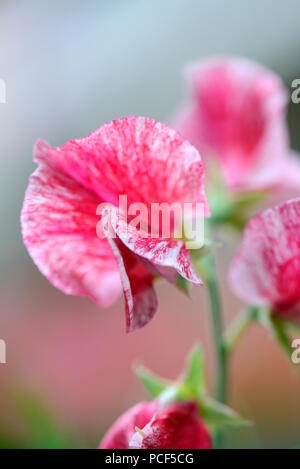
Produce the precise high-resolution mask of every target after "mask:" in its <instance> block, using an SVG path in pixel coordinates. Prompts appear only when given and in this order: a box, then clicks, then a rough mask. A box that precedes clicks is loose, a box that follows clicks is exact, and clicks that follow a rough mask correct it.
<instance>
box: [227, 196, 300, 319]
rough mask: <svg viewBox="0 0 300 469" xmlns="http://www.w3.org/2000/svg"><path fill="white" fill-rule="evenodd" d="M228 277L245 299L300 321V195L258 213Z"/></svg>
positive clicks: (248, 229)
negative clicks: (297, 197) (298, 197)
mask: <svg viewBox="0 0 300 469" xmlns="http://www.w3.org/2000/svg"><path fill="white" fill-rule="evenodd" d="M229 281H230V284H231V287H232V289H233V291H234V292H235V293H236V295H237V296H239V297H240V298H242V299H243V300H244V301H245V302H247V303H249V304H253V305H257V306H270V307H271V308H272V311H273V313H274V314H276V315H280V316H282V317H284V318H286V319H289V320H292V321H294V322H298V323H300V199H294V200H290V201H287V202H285V203H283V204H281V205H279V206H277V207H275V208H271V209H268V210H265V211H264V212H262V213H261V214H259V215H257V216H255V217H254V218H253V219H252V220H251V221H250V222H249V223H248V225H247V227H246V230H245V234H244V239H243V241H242V244H241V246H240V248H239V249H238V252H237V254H236V256H235V258H234V260H233V262H232V264H231V268H230V272H229Z"/></svg>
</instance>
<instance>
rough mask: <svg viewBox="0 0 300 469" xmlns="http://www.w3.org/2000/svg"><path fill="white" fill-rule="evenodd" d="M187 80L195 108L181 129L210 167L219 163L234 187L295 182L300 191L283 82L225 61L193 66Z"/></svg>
mask: <svg viewBox="0 0 300 469" xmlns="http://www.w3.org/2000/svg"><path fill="white" fill-rule="evenodd" d="M187 79H188V85H189V88H190V90H189V91H190V97H189V102H188V104H187V105H186V107H185V109H184V110H183V111H181V113H180V114H179V115H178V117H177V120H175V127H176V128H177V129H178V130H179V131H180V132H181V133H182V134H183V135H184V136H185V137H186V138H188V139H189V140H190V141H191V142H192V143H193V144H194V145H195V146H196V147H197V148H199V150H200V152H201V154H203V156H204V161H205V162H206V164H208V163H209V160H210V159H212V158H213V159H215V160H216V161H217V162H218V163H219V165H220V168H221V171H222V175H223V177H224V178H225V180H226V182H227V184H228V185H229V187H231V188H232V189H235V190H253V189H256V190H259V189H266V188H269V187H273V186H278V185H282V184H287V183H288V182H289V183H291V181H293V182H294V183H295V184H296V187H297V188H298V187H299V182H300V165H299V164H298V161H297V160H296V159H295V157H294V156H292V154H291V150H290V149H289V137H288V129H287V125H286V107H287V102H288V94H287V90H286V89H285V87H284V85H283V83H282V81H281V79H280V78H279V76H277V75H276V74H275V73H273V72H272V71H271V70H268V69H267V68H265V67H263V66H262V65H259V64H257V63H255V62H251V61H249V60H246V59H243V58H239V57H220V58H215V59H208V60H204V61H200V62H196V63H194V64H192V65H191V66H190V67H189V68H188V70H187ZM291 168H293V169H292V170H291ZM295 172H296V174H295Z"/></svg>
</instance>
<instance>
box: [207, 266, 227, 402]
mask: <svg viewBox="0 0 300 469" xmlns="http://www.w3.org/2000/svg"><path fill="white" fill-rule="evenodd" d="M206 284H207V288H208V293H209V301H210V306H211V312H212V320H213V321H212V322H213V333H214V338H215V344H216V362H217V382H216V398H217V400H218V401H220V402H221V403H224V402H225V399H226V368H227V366H226V361H227V360H226V358H227V357H226V348H225V347H224V343H223V335H222V334H223V332H222V316H221V303H220V296H219V289H218V286H217V280H216V272H215V265H214V260H213V259H212V258H211V259H210V275H209V276H207V279H206Z"/></svg>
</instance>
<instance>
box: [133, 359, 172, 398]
mask: <svg viewBox="0 0 300 469" xmlns="http://www.w3.org/2000/svg"><path fill="white" fill-rule="evenodd" d="M135 373H136V375H137V377H138V378H139V379H140V381H141V382H142V383H143V385H144V387H145V388H146V390H147V391H148V392H149V394H150V396H151V397H152V398H153V399H155V398H156V397H158V396H159V395H160V394H162V393H163V392H164V391H165V390H166V389H167V388H168V387H170V386H171V384H172V383H170V382H169V381H167V380H165V379H163V378H160V377H159V376H157V375H155V374H154V373H152V371H149V370H147V368H145V367H144V366H142V365H139V366H137V367H136V369H135Z"/></svg>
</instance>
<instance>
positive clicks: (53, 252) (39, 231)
mask: <svg viewBox="0 0 300 469" xmlns="http://www.w3.org/2000/svg"><path fill="white" fill-rule="evenodd" d="M97 205H98V200H97V198H96V197H95V195H94V194H92V193H91V192H89V191H87V190H86V189H84V188H83V187H82V186H80V185H79V184H78V183H76V182H75V181H74V180H72V179H70V178H69V177H67V176H64V175H63V174H60V173H58V172H55V171H54V170H52V169H51V168H49V167H46V166H41V167H40V168H39V169H37V170H36V171H35V173H34V174H33V175H32V176H31V178H30V182H29V186H28V189H27V192H26V195H25V200H24V204H23V209H22V217H21V224H22V232H23V238H24V243H25V246H26V247H27V249H28V251H29V253H30V255H31V257H32V259H33V261H34V262H35V264H36V265H37V266H38V268H39V269H40V271H41V272H42V273H43V274H44V275H45V276H46V277H47V278H48V280H50V282H51V283H52V284H53V285H54V286H56V287H57V288H59V289H60V290H62V291H63V292H64V293H67V294H72V295H85V296H88V297H90V298H91V299H93V300H94V301H95V302H97V303H98V304H99V305H101V306H108V305H110V304H112V303H113V302H114V301H115V300H116V299H117V298H118V297H119V295H120V293H121V282H120V274H119V271H118V265H117V262H116V259H115V257H114V254H113V252H112V250H111V247H110V246H109V243H108V241H107V240H106V239H100V238H98V236H97V234H96V226H97V222H98V221H99V219H98V217H97V216H96V208H97Z"/></svg>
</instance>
